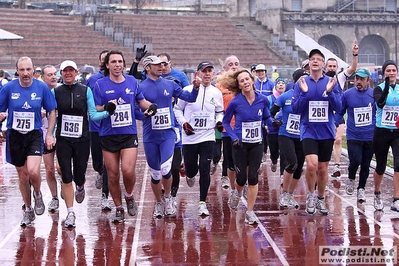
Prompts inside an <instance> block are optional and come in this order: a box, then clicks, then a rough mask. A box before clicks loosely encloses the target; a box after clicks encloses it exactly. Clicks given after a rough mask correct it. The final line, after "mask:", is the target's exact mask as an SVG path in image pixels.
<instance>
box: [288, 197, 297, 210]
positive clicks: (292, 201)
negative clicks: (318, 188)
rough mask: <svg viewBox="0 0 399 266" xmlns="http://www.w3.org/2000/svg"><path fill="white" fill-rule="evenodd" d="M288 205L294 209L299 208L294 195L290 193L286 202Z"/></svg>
mask: <svg viewBox="0 0 399 266" xmlns="http://www.w3.org/2000/svg"><path fill="white" fill-rule="evenodd" d="M288 207H290V208H291V207H292V208H295V209H298V208H299V204H298V202H297V201H296V200H295V198H294V195H292V194H290V200H289V202H288Z"/></svg>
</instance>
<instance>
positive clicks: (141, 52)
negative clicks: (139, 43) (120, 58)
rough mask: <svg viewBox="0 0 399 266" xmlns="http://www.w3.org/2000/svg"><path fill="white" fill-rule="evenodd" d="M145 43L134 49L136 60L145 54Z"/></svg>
mask: <svg viewBox="0 0 399 266" xmlns="http://www.w3.org/2000/svg"><path fill="white" fill-rule="evenodd" d="M146 47H147V45H144V47H143V48H137V49H136V60H137V61H139V62H140V60H141V59H143V57H144V56H145V55H146V54H147V50H146V49H145V48H146Z"/></svg>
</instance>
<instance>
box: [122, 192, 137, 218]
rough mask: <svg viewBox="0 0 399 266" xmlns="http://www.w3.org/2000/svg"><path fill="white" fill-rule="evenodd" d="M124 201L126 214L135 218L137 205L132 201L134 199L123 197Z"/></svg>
mask: <svg viewBox="0 0 399 266" xmlns="http://www.w3.org/2000/svg"><path fill="white" fill-rule="evenodd" d="M125 201H126V205H127V213H129V215H131V216H135V215H136V214H137V204H136V201H135V200H134V197H133V196H131V197H126V196H125Z"/></svg>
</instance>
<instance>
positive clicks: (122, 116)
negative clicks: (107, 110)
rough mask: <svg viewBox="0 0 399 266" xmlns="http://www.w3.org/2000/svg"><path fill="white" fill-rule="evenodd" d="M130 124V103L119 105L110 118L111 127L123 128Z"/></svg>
mask: <svg viewBox="0 0 399 266" xmlns="http://www.w3.org/2000/svg"><path fill="white" fill-rule="evenodd" d="M131 124H132V109H131V105H130V103H128V104H120V105H118V106H117V107H116V109H115V113H114V114H113V115H112V116H111V126H112V127H125V126H130V125H131Z"/></svg>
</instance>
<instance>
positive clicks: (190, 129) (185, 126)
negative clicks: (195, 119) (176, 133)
mask: <svg viewBox="0 0 399 266" xmlns="http://www.w3.org/2000/svg"><path fill="white" fill-rule="evenodd" d="M183 129H184V133H186V135H187V136H190V135H193V134H195V132H194V129H193V127H192V126H191V125H190V124H189V123H187V122H185V123H184V124H183Z"/></svg>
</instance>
